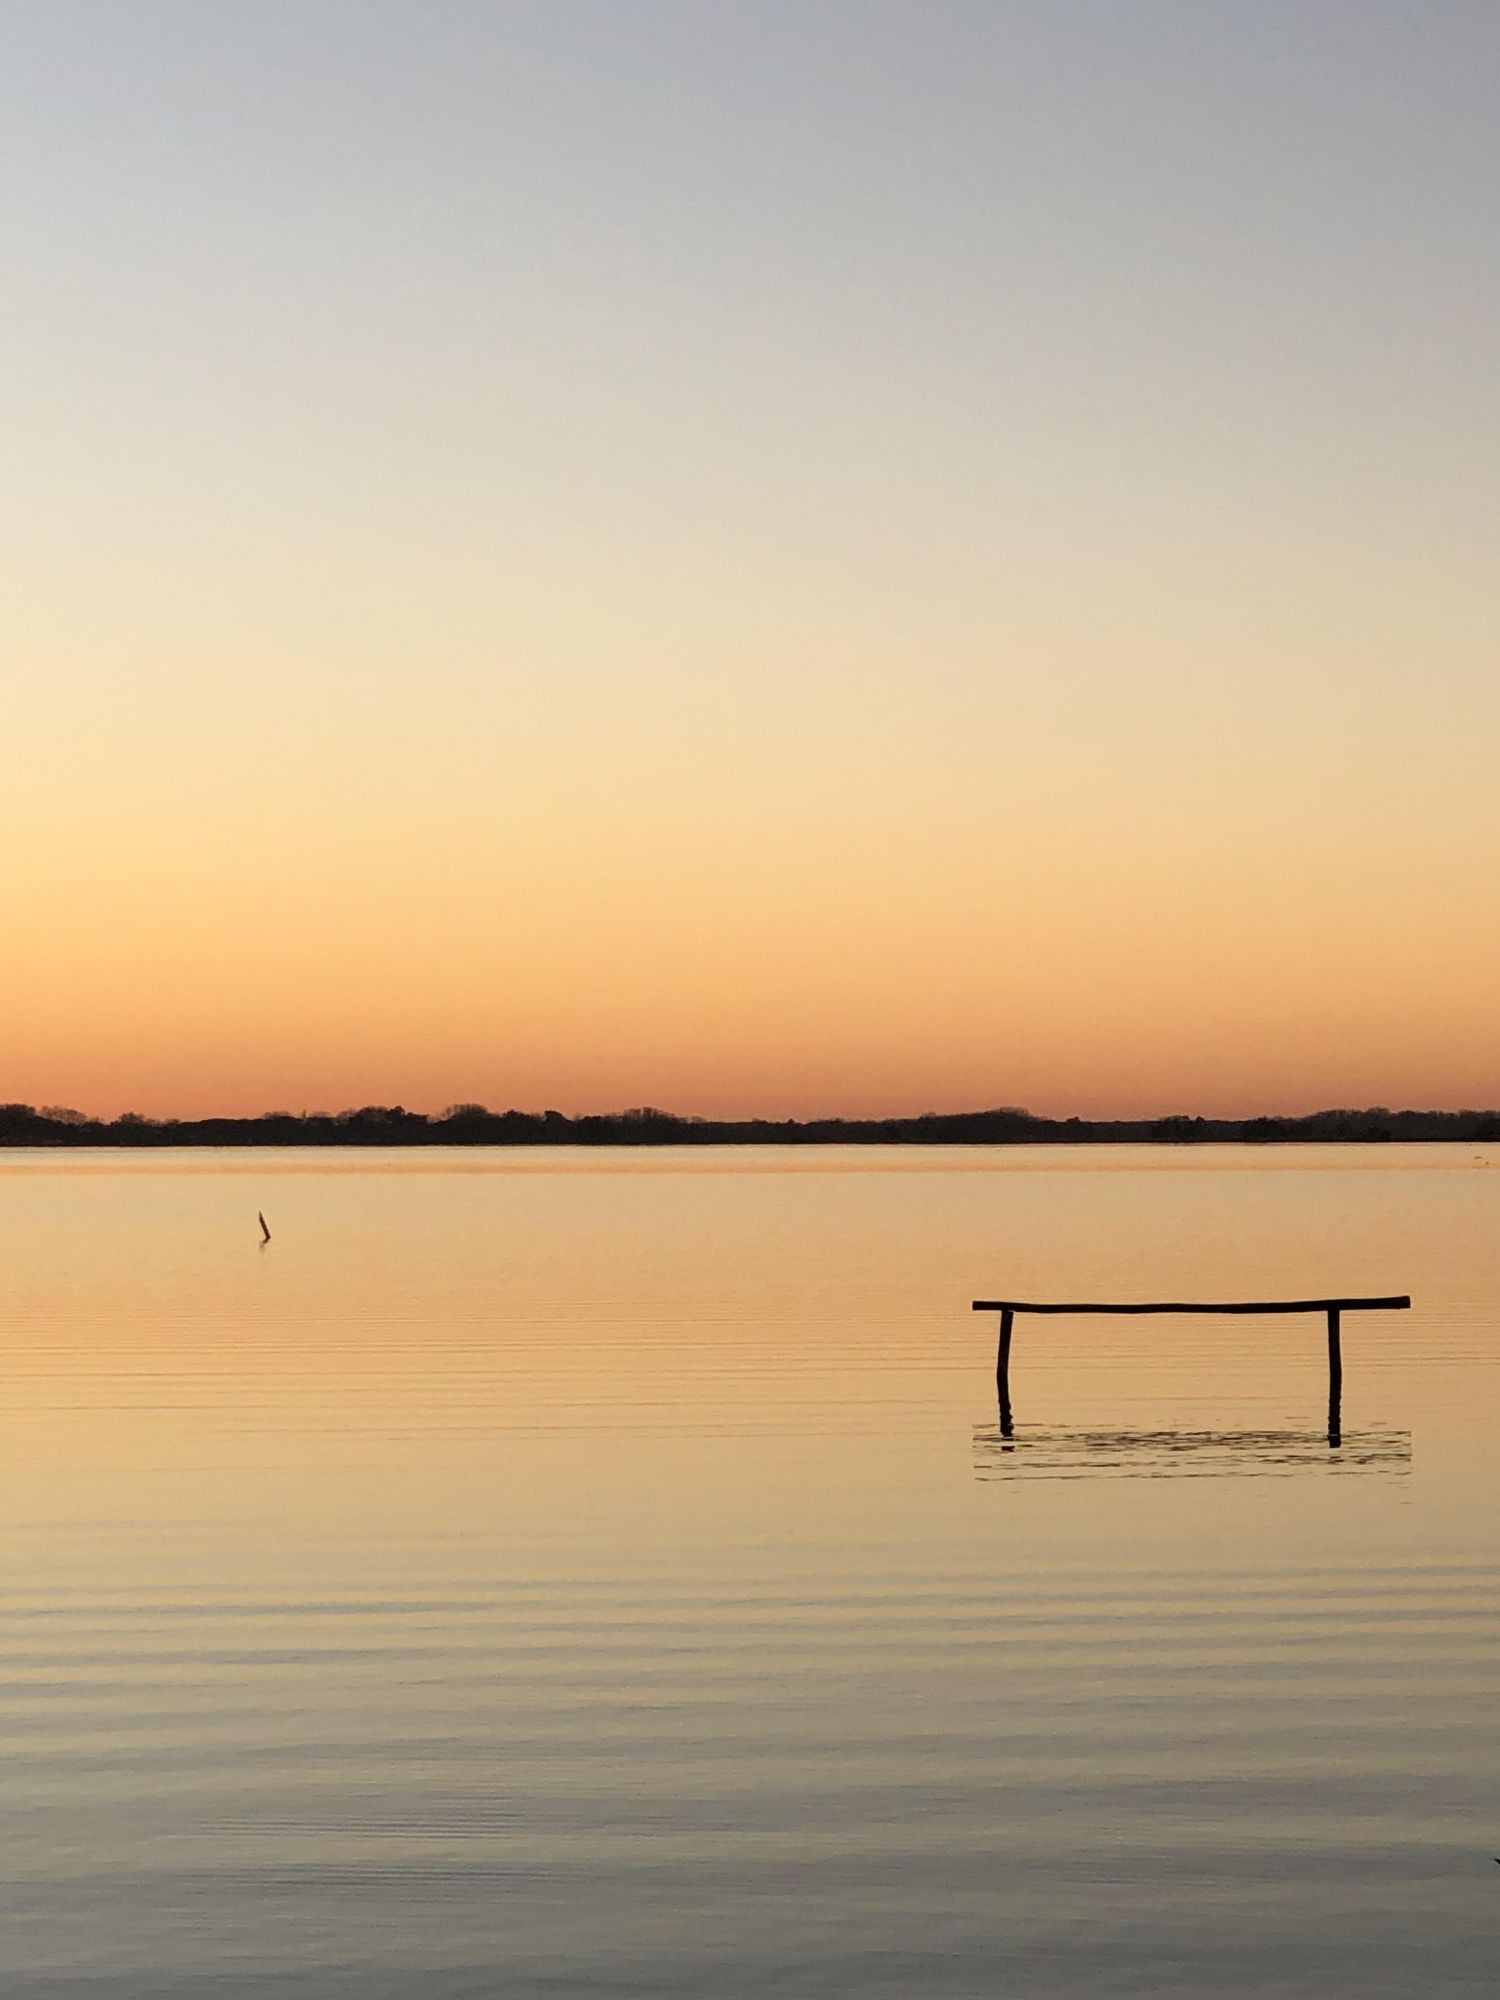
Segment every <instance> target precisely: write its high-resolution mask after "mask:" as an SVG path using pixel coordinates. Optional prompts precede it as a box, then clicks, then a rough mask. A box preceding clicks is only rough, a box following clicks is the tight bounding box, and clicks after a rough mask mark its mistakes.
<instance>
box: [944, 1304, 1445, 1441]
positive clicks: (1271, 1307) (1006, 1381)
mask: <svg viewBox="0 0 1500 2000" xmlns="http://www.w3.org/2000/svg"><path fill="white" fill-rule="evenodd" d="M1410 1305H1411V1299H1410V1297H1409V1296H1408V1295H1407V1294H1406V1293H1404V1292H1403V1293H1401V1294H1400V1295H1399V1296H1391V1297H1389V1298H1378V1299H1371V1298H1366V1299H1236V1300H1233V1301H1230V1302H1228V1303H1225V1302H1223V1301H1214V1302H1212V1303H1203V1302H1201V1301H1200V1302H1193V1301H1187V1300H1178V1299H1173V1300H1169V1301H1167V1302H1166V1303H1165V1304H1159V1305H1157V1304H1152V1305H1147V1304H1144V1303H1142V1304H1137V1303H1135V1302H1134V1301H1130V1302H1124V1303H1122V1302H1120V1301H1111V1302H1108V1303H1099V1302H1095V1303H1092V1304H1086V1305H1078V1304H1066V1303H1064V1304H1058V1303H1055V1302H1052V1301H1047V1302H1042V1301H1040V1300H1036V1299H975V1300H974V1311H975V1312H997V1313H999V1315H1000V1346H999V1350H998V1352H997V1354H996V1356H995V1387H996V1390H997V1391H998V1393H999V1397H1000V1435H1001V1436H1002V1437H1010V1436H1011V1435H1012V1434H1013V1429H1014V1425H1013V1420H1012V1417H1011V1407H1010V1337H1011V1329H1012V1327H1013V1325H1014V1324H1015V1317H1016V1314H1017V1313H1052V1314H1062V1313H1068V1314H1081V1313H1131V1314H1138V1313H1306V1312H1317V1313H1327V1315H1328V1442H1329V1443H1330V1444H1331V1445H1336V1444H1338V1443H1339V1441H1340V1435H1341V1432H1340V1408H1339V1406H1340V1401H1341V1398H1342V1395H1343V1389H1344V1357H1343V1350H1342V1346H1341V1343H1340V1339H1339V1321H1340V1318H1341V1316H1342V1315H1343V1314H1344V1313H1346V1312H1405V1311H1406V1310H1407V1308H1408V1307H1409V1306H1410Z"/></svg>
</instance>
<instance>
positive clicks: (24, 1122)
mask: <svg viewBox="0 0 1500 2000" xmlns="http://www.w3.org/2000/svg"><path fill="white" fill-rule="evenodd" d="M1399 1140H1408V1141H1410V1140H1431V1141H1445V1142H1448V1143H1450V1144H1464V1145H1478V1144H1483V1143H1485V1142H1486V1141H1489V1142H1495V1141H1500V1111H1387V1110H1384V1109H1380V1108H1377V1109H1375V1110H1372V1111H1315V1112H1312V1113H1310V1114H1309V1115H1308V1116H1307V1117H1305V1118H1187V1117H1173V1118H1035V1117H1033V1116H1032V1114H1031V1113H1030V1112H1029V1111H1020V1110H1016V1109H1015V1108H1014V1107H1002V1108H1001V1109H1000V1110H997V1111H954V1112H924V1113H923V1114H922V1115H921V1116H920V1117H916V1118H807V1119H798V1118H683V1117H680V1116H679V1115H678V1114H677V1113H676V1112H672V1111H660V1110H657V1109H656V1108H655V1107H653V1106H650V1105H646V1106H642V1107H640V1108H638V1109H636V1110H631V1111H614V1112H608V1113H604V1114H593V1113H590V1114H587V1115H584V1116H580V1117H576V1118H568V1117H565V1116H564V1115H563V1113H562V1112H560V1111H489V1110H486V1108H485V1107H484V1105H482V1104H456V1105H453V1106H452V1107H451V1108H450V1109H449V1110H447V1111H445V1112H443V1113H442V1114H441V1115H440V1116H437V1117H429V1116H428V1115H427V1114H426V1113H425V1112H422V1111H408V1110H407V1109H406V1107H405V1106H404V1105H400V1104H366V1105H364V1106H363V1107H362V1108H361V1109H359V1110H357V1111H339V1112H305V1111H303V1112H292V1111H270V1112H267V1113H265V1114H264V1115H263V1116H262V1117H259V1118H180V1119H179V1118H146V1117H143V1116H142V1115H141V1113H140V1112H138V1111H127V1112H125V1113H124V1114H123V1115H122V1116H121V1117H119V1118H116V1119H112V1120H111V1119H100V1118H90V1117H88V1116H86V1115H85V1114H84V1113H83V1112H81V1111H69V1110H66V1109H64V1108H62V1107H61V1106H58V1105H49V1106H47V1107H46V1108H45V1109H43V1110H41V1111H38V1110H35V1109H34V1108H33V1107H32V1106H31V1105H29V1104H0V1146H1026V1145H1031V1146H1037V1145H1048V1146H1096V1145H1133V1146H1138V1145H1163V1146H1184V1145H1185V1146H1197V1145H1207V1144H1213V1143H1215V1142H1217V1143H1219V1144H1224V1143H1226V1142H1246V1143H1250V1144H1288V1143H1294V1144H1308V1145H1328V1144H1348V1145H1378V1144H1389V1143H1391V1142H1393V1141H1399Z"/></svg>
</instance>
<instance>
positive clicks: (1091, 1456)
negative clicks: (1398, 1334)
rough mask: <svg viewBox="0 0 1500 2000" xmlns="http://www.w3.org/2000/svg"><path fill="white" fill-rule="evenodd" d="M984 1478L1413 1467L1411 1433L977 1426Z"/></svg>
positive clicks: (978, 1463) (977, 1462) (977, 1457)
mask: <svg viewBox="0 0 1500 2000" xmlns="http://www.w3.org/2000/svg"><path fill="white" fill-rule="evenodd" d="M974 1469H975V1471H976V1473H977V1474H978V1475H979V1477H980V1478H981V1479H1001V1478H1008V1477H1010V1476H1012V1475H1020V1474H1024V1476H1025V1477H1026V1478H1028V1479H1047V1478H1052V1479H1076V1478H1082V1477H1086V1476H1088V1475H1091V1474H1094V1473H1116V1474H1123V1475H1125V1476H1126V1477H1129V1478H1136V1479H1161V1478H1166V1477H1168V1476H1173V1475H1185V1476H1189V1477H1202V1476H1205V1475H1210V1474H1220V1475H1223V1474H1239V1475H1246V1474H1256V1473H1286V1472H1298V1471H1316V1472H1386V1473H1391V1472H1394V1473H1407V1472H1410V1470H1411V1432H1410V1431H1401V1430H1358V1431H1347V1430H1346V1431H1343V1432H1342V1433H1335V1434H1333V1435H1330V1434H1329V1432H1327V1431H1323V1430H1319V1431H1309V1430H1241V1431H1230V1430H1224V1431H1187V1430H1183V1431H1162V1430H1138V1431H1122V1430H1087V1431H1080V1430H1065V1429H1060V1428H1054V1427H1046V1426H1040V1427H1038V1426H1025V1425H1023V1426H1022V1427H1021V1428H1020V1429H1015V1428H1014V1427H1013V1428H1012V1429H1011V1431H1009V1432H1006V1431H1004V1430H1002V1429H999V1428H992V1429H985V1428H982V1427H979V1428H976V1429H975V1432H974Z"/></svg>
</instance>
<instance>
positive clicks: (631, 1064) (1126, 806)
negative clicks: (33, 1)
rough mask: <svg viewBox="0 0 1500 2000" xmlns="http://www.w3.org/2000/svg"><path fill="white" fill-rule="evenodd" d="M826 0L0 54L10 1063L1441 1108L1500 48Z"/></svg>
mask: <svg viewBox="0 0 1500 2000" xmlns="http://www.w3.org/2000/svg"><path fill="white" fill-rule="evenodd" d="M814 15H815V17H816V18H814ZM814 15H809V14H808V13H807V11H806V10H802V9H794V8H789V7H787V8H784V7H781V6H779V5H767V6H762V7H759V8H754V9H739V8H734V7H726V8H725V9H723V10H722V11H720V12H717V13H715V14H713V15H712V16H711V17H705V16H702V15H701V14H698V13H697V12H696V11H695V10H688V9H680V8H677V7H675V6H671V5H666V6H663V7H662V8H660V9H657V10H652V11H650V12H649V13H642V12H638V11H634V10H625V11H624V12H623V13H621V12H616V11H615V10H608V9H605V10H600V9H597V8H594V7H591V6H587V5H564V6H560V7H557V6H554V7H549V8H548V9H545V10H541V11H537V10H533V9H529V8H525V7H519V8H517V9H515V10H510V11H507V10H496V12H494V13H493V14H488V15H482V14H480V13H478V12H476V11H475V10H470V9H466V8H459V7H453V8H448V7H436V8H430V9H421V10H417V9H413V10H410V11H409V12H405V13H403V11H402V10H400V9H399V8H398V9H394V10H390V11H389V13H385V14H382V15H381V16H380V17H379V19H378V20H376V19H373V18H372V17H370V16H368V15H366V14H364V13H363V12H362V11H361V10H358V9H356V10H353V11H352V12H351V11H350V10H349V9H347V8H345V7H344V6H342V5H341V4H329V5H327V6H325V7H323V8H321V9H318V10H310V12H309V14H308V15H307V16H306V17H304V18H294V17H292V16H291V15H277V16H276V17H274V18H272V17H264V16H263V17H257V16H256V15H255V14H253V13H250V14H245V15H243V16H239V17H236V18H234V19H233V20H231V19H230V18H229V17H224V18H223V19H222V20H221V23H220V27H221V30H222V32H220V33H218V34H216V35H214V36H208V35H199V34H194V33H189V32H185V33H184V34H181V35H175V36H173V37H172V38H171V41H170V43H168V42H166V41H165V40H163V41H162V42H161V43H160V44H159V45H158V44H157V43H155V42H154V41H153V32H152V29H151V24H150V22H149V21H142V20H141V19H140V18H139V17H137V18H136V19H135V20H134V21H132V20H131V18H130V17H128V16H124V15H122V16H119V17H115V18H112V19H106V18H103V17H99V16H97V15H96V14H94V13H93V12H91V11H90V12H88V14H87V18H85V14H84V13H83V12H75V11H73V10H71V9H69V8H67V7H63V8H60V9H57V10H45V11H39V12H32V13H23V14H22V15H19V16H16V17H14V18H13V20H12V21H11V22H10V23H8V24H7V25H6V27H5V29H4V30H3V40H4V42H5V44H6V45H7V46H6V47H4V48H0V58H8V59H0V109H3V110H4V111H5V113H6V118H5V120H4V121H0V122H3V123H4V124H5V129H6V130H7V133H8V135H9V136H8V137H7V138H6V140H5V154H4V158H5V161H6V163H7V165H8V167H9V172H8V175H7V179H8V181H9V183H10V184H11V185H12V186H14V187H19V188H21V189H23V190H24V191H25V192H24V196H23V198H22V199H21V201H20V202H19V204H18V210H19V212H18V213H17V215H16V216H15V217H14V218H12V220H11V221H10V222H9V223H8V224H7V228H8V230H9V232H10V234H11V238H12V252H13V257H14V260H15V268H16V269H18V270H22V271H24V273H25V274H26V283H25V284H24V285H22V287H21V288H20V291H19V293H18V297H17V300H16V302H15V305H14V309H13V310H10V311H8V313H7V318H6V323H5V324H4V326H3V327H0V364H3V372H4V377H5V379H6V380H8V381H10V382H12V383H16V384H19V385H22V389H21V393H19V394H18V395H17V396H16V397H15V398H14V399H13V403H12V405H11V407H10V409H9V412H8V416H7V436H8V440H9V442H8V447H7V452H6V455H5V462H4V465H3V467H0V509H3V514H4V520H5V524H6V531H7V532H6V542H7V548H8V551H9V555H8V561H7V573H6V576H5V582H4V610H3V632H0V645H3V652H0V676H3V683H0V684H3V690H4V695H5V701H4V719H5V725H6V727H5V733H4V741H5V748H4V756H5V782H4V785H3V787H0V841H3V843H4V850H3V851H4V853H5V856H6V865H5V868H4V870H3V874H0V925H3V936H4V940H5V943H4V952H3V978H0V1097H4V1098H10V1099H20V1100H23V1101H29V1102H35V1103H38V1104H43V1103H46V1104H53V1103H62V1104H71V1105H76V1106H79V1107H81V1108H85V1109H88V1110H91V1111H95V1112H100V1113H116V1112H118V1111H120V1110H121V1109H125V1108H132V1109H136V1110H141V1111H146V1112H151V1113H158V1114H179V1115H191V1114H194V1113H198V1112H206V1111H210V1110H217V1111H228V1112H244V1113H250V1112H256V1111H260V1110H265V1109H271V1108H290V1109H304V1108H305V1109H330V1110H332V1109H339V1108H341V1107H344V1106H346V1105H351V1104H357V1103H363V1102H370V1101H377V1102H395V1101H402V1102H405V1103H406V1104H408V1105H411V1106H414V1107H417V1108H423V1109H440V1108H441V1107H442V1106H444V1105H445V1104H447V1103H449V1102H452V1101H457V1100H468V1099H479V1100H483V1101H486V1102H489V1103H491V1104H493V1105H496V1106H504V1105H508V1104H512V1103H514V1104H518V1105H522V1106H526V1107H529V1108H536V1109H540V1108H544V1107H547V1106H553V1107H556V1108H558V1109H561V1110H565V1111H577V1110H587V1109H609V1108H616V1107H620V1106H623V1105H626V1104H631V1103H642V1102H653V1103H659V1104H663V1105H666V1106H669V1107H671V1108H674V1109H678V1110H681V1111H688V1112H693V1111H696V1112H702V1113H751V1112H774V1113H794V1114H804V1113H818V1112H836V1111H837V1112H848V1113H866V1112H911V1111H920V1110H924V1109H942V1108H955V1107H964V1106H970V1107H972V1106H982V1105H990V1104H996V1103H1018V1104H1023V1105H1027V1106H1029V1107H1030V1108H1032V1109H1034V1110H1037V1111H1047V1112H1060V1113H1068V1112H1073V1111H1077V1112H1080V1113H1097V1114H1109V1113H1120V1114H1129V1113H1134V1112H1162V1111H1170V1110H1176V1109H1188V1110H1194V1111H1203V1112H1220V1113H1234V1112H1249V1111H1259V1110H1266V1109H1273V1110H1298V1109H1309V1108H1314V1107H1316V1106H1320V1105H1326V1104H1340V1103H1353V1104H1366V1103H1372V1102H1382V1103H1390V1104H1421V1105H1454V1106H1457V1105H1472V1104H1497V1103H1500V1051H1497V1044H1496V1037H1495V1034H1494V1027H1493V1024H1494V1022H1495V1020H1496V1018H1497V1012H1500V942H1497V926H1496V923H1495V919H1494V914H1493V903H1494V882H1495V873H1496V869H1495V863H1496V858H1497V855H1500V803H1497V797H1500V795H1497V792H1496V789H1495V787H1494V784H1493V769H1492V766H1493V754H1492V752H1493V745H1494V743H1495V740H1496V730H1497V726H1500V672H1497V668H1496V660H1497V646H1496V641H1497V637H1500V631H1497V622H1500V621H1497V612H1496V594H1495V590H1494V577H1493V547H1494V527H1495V521H1496V502H1497V499H1500V473H1497V470H1496V468H1497V466H1500V451H1497V449H1496V447H1497V445H1500V438H1497V437H1496V435H1495V432H1496V429H1497V405H1496V400H1495V398H1494V395H1493V389H1492V382H1491V367H1492V357H1493V352H1494V348H1495V341H1496V336H1497V335H1500V324H1497V321H1500V312H1497V306H1500V283H1497V280H1496V278H1495V276H1494V270H1493V260H1492V258H1491V257H1490V255H1489V246H1488V244H1487V242H1486V240H1485V230H1486V224H1485V215H1486V213H1487V210H1486V207H1485V204H1484V203H1483V202H1482V201H1476V200H1475V199H1474V190H1475V189H1476V188H1484V187H1487V188H1489V189H1491V190H1493V189H1494V188H1495V186H1496V182H1497V171H1500V158H1497V145H1496V140H1495V137H1494V129H1493V121H1492V119H1491V118H1490V117H1489V115H1488V110H1487V107H1486V105H1485V103H1484V101H1483V94H1482V93H1481V92H1479V91H1477V90H1476V89H1475V87H1474V85H1473V84H1472V82H1471V78H1473V77H1475V76H1477V75H1482V74H1484V73H1485V70H1486V64H1487V63H1488V62H1489V61H1490V60H1491V59H1492V58H1493V57H1494V56H1495V55H1497V54H1500V47H1497V46H1496V45H1497V43H1500V30H1497V29H1496V26H1495V23H1494V21H1493V20H1492V19H1490V18H1489V17H1485V16H1482V15H1480V14H1477V13H1473V12H1466V11H1464V10H1451V11H1449V12H1447V13H1439V14H1438V15H1437V16H1436V17H1433V16H1430V15H1429V16H1424V27H1423V31H1422V35H1421V37H1420V38H1419V39H1418V40H1415V41H1414V40H1413V39H1412V38H1411V37H1410V36H1409V35H1408V34H1407V32H1406V30H1405V29H1404V28H1403V27H1402V26H1401V16H1400V15H1399V14H1398V13H1397V12H1393V11H1387V10H1384V9H1382V8H1368V7H1364V8H1357V7H1339V6H1332V7H1329V8H1327V9H1320V10H1317V12H1316V16H1315V17H1313V16H1309V15H1308V14H1306V13H1305V12H1304V11H1303V10H1298V9H1287V10H1282V9H1279V8H1276V7H1271V8H1259V7H1257V8H1248V7H1247V8H1245V9H1242V10H1235V9H1229V10H1225V11H1223V12H1222V13H1216V14H1215V15H1214V16H1213V17H1212V19H1211V20H1210V21H1208V22H1207V23H1206V24H1205V23H1200V31H1199V32H1198V33H1196V34H1195V36H1194V37H1192V38H1191V39H1189V38H1187V37H1185V36H1183V35H1182V34H1181V33H1180V32H1178V30H1177V28H1175V27H1174V26H1173V23H1174V22H1177V23H1180V16H1179V15H1178V14H1176V13H1175V12H1174V10H1172V9H1153V8H1151V7H1146V8H1143V9H1141V10H1139V12H1138V13H1137V12H1132V13H1131V14H1130V15H1129V16H1122V15H1120V14H1118V13H1117V12H1116V11H1115V10H1112V9H1097V10H1094V9H1087V8H1085V9H1083V10H1082V11H1081V12H1080V14H1079V15H1078V17H1077V20H1076V21H1075V20H1072V17H1069V22H1068V23H1064V22H1063V21H1062V19H1061V17H1060V16H1059V17H1054V16H1053V15H1052V14H1051V12H1050V10H1035V12H1034V13H1033V14H1032V15H1031V16H1030V18H1025V19H1022V18H1016V17H1012V16H1011V15H1009V14H1006V13H1004V11H1003V10H999V11H997V10H993V9H990V8H987V7H973V8H971V7H968V6H965V5H961V4H955V5H954V6H953V7H952V8H949V9H945V10H943V11H942V14H941V18H940V19H939V17H937V16H933V15H931V14H927V13H925V12H918V11H916V10H911V9H904V8H901V7H887V6H884V5H882V4H880V3H879V0H875V4H873V5H872V6H870V7H867V8H862V9H853V8H850V9H847V10H841V9H838V8H830V9H826V10H814ZM183 19H184V22H187V21H189V20H190V19H191V17H189V16H184V17H183ZM356 26H357V27H358V29H359V32H358V34H357V35H356V34H354V33H353V32H352V31H353V29H354V28H355V27H356ZM877 29H878V32H877ZM329 63H336V64H337V66H338V75H339V79H340V88H339V91H338V93H337V103H336V104H330V102H329V101H328V99H327V97H326V94H323V93H321V91H320V88H319V87H318V86H317V83H316V79H317V77H318V76H319V75H326V74H327V66H328V64H329ZM320 64H321V65H322V67H321V68H320V66H319V65H320ZM5 79H9V81H6V80H5ZM1271 133H1274V135H1275V141H1274V144H1272V143H1271V141H1270V139H1269V138H1268V134H1271Z"/></svg>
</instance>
